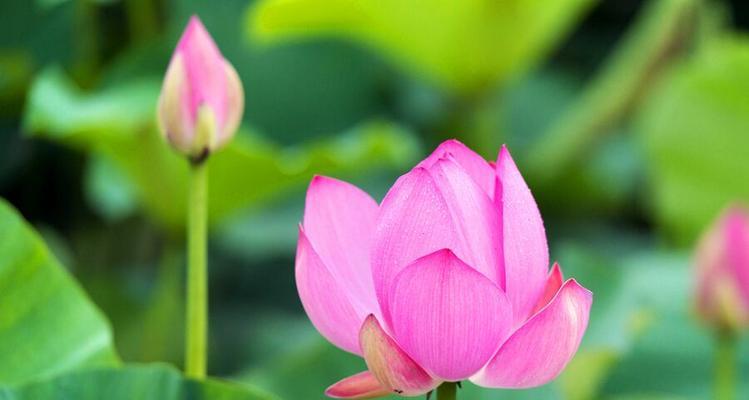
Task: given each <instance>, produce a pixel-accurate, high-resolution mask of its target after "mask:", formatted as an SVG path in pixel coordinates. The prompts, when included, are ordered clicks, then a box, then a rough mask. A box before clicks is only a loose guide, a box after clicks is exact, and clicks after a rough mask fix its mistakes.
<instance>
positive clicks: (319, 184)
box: [304, 176, 380, 333]
mask: <svg viewBox="0 0 749 400" xmlns="http://www.w3.org/2000/svg"><path fill="white" fill-rule="evenodd" d="M377 213H378V206H377V203H376V202H375V201H374V200H373V199H372V198H371V197H370V196H369V195H368V194H367V193H365V192H364V191H362V190H361V189H359V188H357V187H356V186H354V185H351V184H349V183H346V182H343V181H339V180H336V179H333V178H328V177H324V176H316V177H314V178H313V179H312V182H311V183H310V185H309V189H308V190H307V199H306V203H305V207H304V231H305V233H306V234H307V237H308V238H309V240H310V242H311V243H312V244H313V246H314V248H315V250H316V251H317V254H319V255H320V259H322V261H323V263H324V264H325V266H326V267H327V268H328V270H329V271H330V273H331V274H332V275H333V277H334V278H335V280H336V281H337V282H338V284H339V286H340V287H341V288H342V289H343V290H345V291H346V292H347V294H348V297H349V299H350V301H351V304H352V305H353V306H354V308H355V309H356V310H357V312H358V314H359V316H360V317H361V320H360V322H361V321H363V320H364V318H365V317H366V316H367V315H369V314H375V315H380V311H379V305H378V304H377V297H376V296H375V292H374V283H373V282H372V269H371V268H370V258H369V254H370V246H371V242H372V235H373V234H374V229H375V221H376V219H377ZM358 328H359V326H357V333H358Z"/></svg>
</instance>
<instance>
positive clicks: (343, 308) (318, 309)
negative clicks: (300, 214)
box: [296, 228, 364, 354]
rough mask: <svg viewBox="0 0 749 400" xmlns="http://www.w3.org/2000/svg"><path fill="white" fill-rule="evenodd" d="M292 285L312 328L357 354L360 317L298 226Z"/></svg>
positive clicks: (344, 348)
mask: <svg viewBox="0 0 749 400" xmlns="http://www.w3.org/2000/svg"><path fill="white" fill-rule="evenodd" d="M296 286H297V291H299V298H300V299H301V300H302V305H303V306H304V310H305V311H306V312H307V316H309V319H310V320H311V321H312V324H313V325H315V328H317V330H318V331H319V332H320V333H321V334H322V335H323V336H324V337H325V338H326V339H328V340H329V341H330V342H331V343H333V344H334V345H336V346H338V347H340V348H341V349H343V350H346V351H349V352H351V353H354V354H361V353H360V350H359V327H360V326H361V323H362V320H363V319H364V317H362V316H360V315H359V314H358V313H357V311H356V310H355V308H354V307H353V306H352V304H351V302H350V301H349V297H348V295H347V293H346V292H345V291H344V290H343V287H342V286H341V285H340V284H339V283H338V282H337V281H336V279H335V278H334V277H333V275H332V274H331V273H330V271H328V268H327V267H326V266H325V265H324V264H323V262H322V260H321V259H320V257H319V256H318V255H317V253H316V252H315V249H314V248H312V244H310V242H309V240H307V236H306V235H305V234H304V231H303V230H302V229H301V228H300V229H299V244H298V245H297V253H296Z"/></svg>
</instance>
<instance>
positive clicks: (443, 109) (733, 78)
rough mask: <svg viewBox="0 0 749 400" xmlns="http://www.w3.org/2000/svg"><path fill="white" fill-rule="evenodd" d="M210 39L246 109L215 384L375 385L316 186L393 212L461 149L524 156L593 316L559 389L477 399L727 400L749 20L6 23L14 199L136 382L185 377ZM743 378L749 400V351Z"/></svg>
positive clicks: (72, 1) (216, 308)
mask: <svg viewBox="0 0 749 400" xmlns="http://www.w3.org/2000/svg"><path fill="white" fill-rule="evenodd" d="M192 14H198V15H199V16H200V17H201V19H202V20H203V22H204V23H205V25H206V27H207V28H208V30H209V31H210V32H211V33H212V34H213V35H214V37H215V39H216V42H217V43H218V45H219V47H220V48H221V50H222V51H223V53H224V55H225V56H226V58H227V59H229V60H230V61H231V62H232V63H233V64H234V66H235V67H236V69H237V70H238V72H239V74H240V76H241V78H242V81H243V84H244V88H245V92H246V110H245V117H244V124H243V127H242V130H241V132H240V134H239V135H238V137H237V140H235V143H233V144H232V145H231V146H230V147H229V148H227V149H226V150H225V151H223V152H221V153H220V154H217V155H216V156H215V157H214V158H213V159H212V160H211V186H210V191H211V199H210V214H211V225H212V231H211V242H210V279H211V281H210V361H209V372H210V373H211V374H212V375H216V376H222V377H227V378H231V379H235V380H241V381H246V382H250V383H253V384H255V385H256V386H259V387H261V388H263V389H266V390H268V391H271V392H274V393H277V394H278V395H280V396H281V397H283V398H288V399H316V398H322V397H323V396H322V392H323V390H324V389H325V387H327V386H328V385H329V384H331V383H333V382H335V381H336V380H338V379H340V378H342V377H344V376H346V375H348V374H351V373H354V372H358V371H360V370H362V369H363V368H364V363H363V361H361V360H360V359H358V358H356V357H354V356H351V355H348V354H346V353H344V352H342V351H340V350H337V349H335V348H334V347H333V346H331V345H330V344H328V343H327V342H325V341H324V340H323V339H322V338H321V337H320V336H319V335H318V334H317V333H316V332H315V330H314V329H313V327H312V325H311V324H310V323H309V321H308V320H307V319H306V317H305V315H304V313H303V310H302V308H301V305H300V303H299V300H298V297H297V294H296V290H295V287H294V279H293V259H294V252H295V245H296V226H297V223H298V222H299V221H300V220H301V215H302V210H303V203H304V190H305V188H306V184H307V183H308V181H309V179H310V178H311V176H312V174H315V173H318V174H324V175H330V176H335V177H338V178H341V179H346V180H349V181H351V182H354V183H356V184H358V185H360V186H361V187H363V188H365V189H367V190H368V191H369V192H370V193H371V194H373V195H374V196H375V198H377V199H381V197H382V195H384V193H385V191H386V190H387V188H388V187H389V185H390V184H391V183H392V182H393V181H394V179H395V178H396V177H397V176H398V175H400V174H402V173H404V172H405V171H407V170H408V169H409V168H410V167H411V166H412V165H414V164H415V163H416V162H417V161H418V160H419V159H420V158H421V157H423V156H425V155H426V154H427V153H428V152H429V151H430V150H431V149H432V148H433V147H434V146H435V145H436V144H437V143H439V142H440V141H442V140H443V139H445V138H449V137H456V138H458V139H460V140H462V141H464V142H466V143H467V144H469V145H470V146H471V147H473V148H474V149H476V150H477V151H479V152H480V153H482V154H483V155H485V156H486V157H487V158H489V159H493V158H494V157H495V156H496V153H497V149H498V148H499V145H500V144H501V143H507V144H508V145H509V147H510V150H511V151H512V152H513V155H514V157H515V159H516V161H517V163H518V164H519V166H520V168H521V171H523V173H524V175H525V177H526V180H527V181H528V183H529V185H530V187H531V189H532V190H533V192H534V194H535V195H536V198H537V200H538V202H539V206H540V208H541V212H542V214H543V216H544V219H545V224H546V228H547V231H548V234H549V240H550V244H551V256H552V259H555V260H559V261H560V263H561V264H562V266H563V268H564V270H565V273H566V274H567V275H569V276H574V277H576V278H578V280H579V281H580V282H581V283H582V284H583V285H585V286H586V287H588V288H590V289H591V290H593V292H594V293H595V301H594V305H593V310H592V315H591V323H590V327H589V330H588V332H587V334H586V337H585V339H584V342H583V345H582V347H581V350H580V352H579V353H578V355H577V357H576V358H575V360H574V361H573V363H572V364H571V365H570V367H569V368H568V369H567V371H566V372H565V373H564V374H563V375H562V377H560V378H559V379H558V380H557V381H555V382H553V383H551V384H549V385H546V386H544V387H541V388H538V389H533V390H528V391H500V390H495V391H492V390H483V389H479V388H476V387H474V386H473V385H470V384H468V385H466V386H465V390H463V392H462V393H461V395H460V398H465V399H538V398H543V399H577V400H585V399H706V398H711V396H712V385H713V383H712V374H713V372H712V368H713V367H712V363H713V359H712V357H713V351H714V344H713V341H712V335H711V331H710V330H709V329H708V328H707V327H704V326H702V325H700V324H699V323H698V322H697V320H696V318H695V316H694V315H693V308H692V300H691V295H690V293H691V288H692V285H693V282H692V277H691V270H692V265H691V254H692V247H693V245H694V243H695V240H696V239H697V238H698V236H699V234H700V232H701V231H702V230H703V229H704V228H705V227H706V226H707V224H708V223H709V222H710V221H711V220H712V219H714V218H715V217H716V216H717V214H718V213H719V212H720V211H721V210H722V209H723V208H724V207H725V206H726V205H727V204H728V203H730V202H735V201H743V202H749V37H747V36H746V34H745V33H744V32H743V31H742V29H746V27H747V26H749V6H748V5H747V3H745V2H742V1H739V0H735V1H732V2H728V1H724V2H719V1H701V0H651V1H634V0H628V1H616V2H614V1H595V0H547V1H534V0H506V1H505V0H503V1H499V0H465V1H455V0H433V1H423V0H408V1H402V0H400V1H399V0H380V1H377V0H361V1H346V0H255V1H247V0H225V1H202V2H201V1H187V0H184V1H180V0H172V1H169V0H35V1H31V0H30V1H3V2H2V4H1V5H0V196H1V197H3V198H5V199H7V200H8V201H9V202H10V203H11V204H12V205H13V206H15V207H16V208H17V209H18V210H19V211H20V213H21V214H22V215H23V216H24V217H25V218H26V219H27V220H29V221H30V222H31V223H32V224H33V225H34V226H35V228H37V229H38V230H39V231H40V232H41V234H42V236H43V238H44V240H45V242H46V243H47V245H48V246H49V247H50V248H51V249H52V252H53V253H54V254H55V255H56V256H57V258H58V259H59V260H60V261H61V262H62V264H64V265H66V266H67V267H68V268H69V269H70V271H71V272H72V273H73V275H74V276H75V277H76V278H77V279H78V280H79V281H80V282H81V284H82V286H83V288H84V289H85V291H86V292H87V293H88V294H89V296H90V297H91V298H92V299H93V302H94V303H95V304H96V305H97V306H98V307H99V308H100V309H101V310H103V312H104V313H105V314H106V315H107V317H108V318H109V320H110V321H111V324H112V326H113V330H114V337H115V343H116V348H117V350H118V352H119V354H120V356H121V357H122V358H123V359H124V360H126V361H133V362H142V361H156V360H162V361H167V362H171V363H174V364H175V365H177V366H181V365H182V364H181V363H182V360H181V353H182V342H181V341H182V323H183V321H182V320H183V318H182V313H183V310H182V306H181V304H182V289H183V273H182V269H183V265H184V259H183V253H184V237H183V230H184V229H183V225H184V215H185V212H184V207H185V204H184V203H185V194H186V170H187V167H186V165H185V164H184V162H183V160H181V159H180V158H179V157H177V156H176V155H174V154H173V153H172V152H171V151H170V150H169V149H168V148H167V147H166V145H165V144H164V143H163V141H162V140H161V138H160V137H159V135H158V133H157V131H156V128H155V116H154V110H155V103H156V97H157V96H158V92H159V87H160V82H161V78H162V76H163V73H164V71H165V68H166V65H167V63H168V60H169V57H170V53H171V51H172V48H173V47H174V45H175V43H176V41H177V39H178V37H179V34H180V33H181V31H182V29H183V27H184V25H185V24H186V21H187V19H188V18H189V16H190V15H192ZM738 356H739V360H740V374H741V376H742V378H743V379H742V380H741V387H740V389H739V390H740V392H739V397H738V398H747V396H749V379H747V378H748V377H749V341H748V340H746V339H744V340H742V341H741V343H740V346H739V354H738ZM0 357H1V356H0ZM0 360H1V358H0Z"/></svg>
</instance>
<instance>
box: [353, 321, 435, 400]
mask: <svg viewBox="0 0 749 400" xmlns="http://www.w3.org/2000/svg"><path fill="white" fill-rule="evenodd" d="M359 341H360V344H361V349H362V354H363V356H364V360H365V361H366V362H367V367H368V368H369V370H370V371H371V372H372V374H374V376H375V377H377V380H378V381H379V382H380V383H381V385H382V387H384V388H386V389H388V390H389V391H390V392H394V393H397V394H400V395H403V396H418V395H420V394H424V393H427V392H429V391H431V390H432V389H434V388H435V387H437V386H438V385H439V384H440V382H439V381H437V380H435V379H434V378H432V377H431V376H429V374H427V373H426V371H424V369H423V368H421V367H420V366H419V364H417V363H416V362H415V361H414V360H413V359H412V358H411V357H409V356H408V354H406V353H404V352H403V350H401V348H400V347H398V344H397V343H396V342H395V341H394V340H393V339H392V338H391V337H390V336H389V335H388V334H387V333H386V332H385V331H384V330H383V329H382V327H381V326H380V323H379V322H378V321H377V318H375V316H374V315H370V316H369V317H367V319H366V320H365V321H364V325H362V328H361V331H360V332H359Z"/></svg>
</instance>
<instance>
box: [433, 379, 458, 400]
mask: <svg viewBox="0 0 749 400" xmlns="http://www.w3.org/2000/svg"><path fill="white" fill-rule="evenodd" d="M457 392H458V383H457V382H445V383H443V384H441V385H440V386H439V387H438V388H437V400H455V399H456V398H457Z"/></svg>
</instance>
